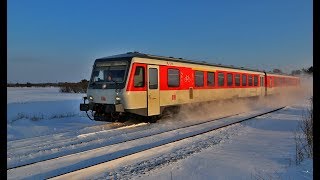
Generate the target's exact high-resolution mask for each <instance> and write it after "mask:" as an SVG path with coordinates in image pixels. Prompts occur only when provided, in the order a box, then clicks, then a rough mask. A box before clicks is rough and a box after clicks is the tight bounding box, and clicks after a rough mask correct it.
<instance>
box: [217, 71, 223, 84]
mask: <svg viewBox="0 0 320 180" xmlns="http://www.w3.org/2000/svg"><path fill="white" fill-rule="evenodd" d="M218 85H219V86H224V73H223V72H219V73H218Z"/></svg>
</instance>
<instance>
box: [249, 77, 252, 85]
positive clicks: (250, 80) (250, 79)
mask: <svg viewBox="0 0 320 180" xmlns="http://www.w3.org/2000/svg"><path fill="white" fill-rule="evenodd" d="M248 86H252V75H249V84H248Z"/></svg>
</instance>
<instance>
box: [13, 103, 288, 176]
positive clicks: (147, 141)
mask: <svg viewBox="0 0 320 180" xmlns="http://www.w3.org/2000/svg"><path fill="white" fill-rule="evenodd" d="M283 108H284V107H281V108H277V109H272V110H268V111H259V112H253V113H247V114H245V115H239V114H237V115H233V116H228V117H222V118H219V119H220V120H219V121H216V120H217V119H214V120H210V121H206V122H201V123H197V124H193V125H189V126H185V127H180V128H175V129H171V130H167V131H165V132H160V133H155V134H149V135H147V136H142V137H138V138H134V139H130V140H125V141H122V142H119V143H115V144H111V145H107V146H103V147H99V148H95V149H91V150H87V151H83V152H78V153H74V154H69V155H65V156H60V157H56V158H52V159H48V160H44V161H39V162H34V163H29V164H26V165H23V166H19V167H13V168H10V169H8V170H7V174H8V178H9V179H21V178H27V179H28V178H30V179H34V178H36V179H47V178H52V177H58V176H62V175H65V174H69V173H72V172H76V171H81V170H83V169H86V168H89V167H93V166H96V165H99V164H102V163H105V162H108V161H111V160H115V159H120V158H123V157H126V156H129V155H133V154H137V153H140V152H143V151H147V150H149V149H152V148H156V147H160V146H164V145H166V144H170V143H174V142H177V141H181V140H183V139H187V138H191V137H194V136H198V135H201V134H205V133H207V132H210V131H214V130H217V129H220V128H223V127H227V126H230V125H233V124H236V123H240V122H243V121H246V120H250V119H252V118H255V117H258V116H262V115H265V114H268V113H272V112H275V111H278V110H280V109H283ZM35 170H36V171H35Z"/></svg>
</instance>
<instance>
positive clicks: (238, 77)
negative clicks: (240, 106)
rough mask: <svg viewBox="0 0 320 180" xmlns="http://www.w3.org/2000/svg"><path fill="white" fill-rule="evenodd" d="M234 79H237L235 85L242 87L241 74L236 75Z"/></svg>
mask: <svg viewBox="0 0 320 180" xmlns="http://www.w3.org/2000/svg"><path fill="white" fill-rule="evenodd" d="M234 79H235V85H236V86H240V74H236V75H235V76H234Z"/></svg>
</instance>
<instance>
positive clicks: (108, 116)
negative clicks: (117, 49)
mask: <svg viewBox="0 0 320 180" xmlns="http://www.w3.org/2000/svg"><path fill="white" fill-rule="evenodd" d="M129 66H130V61H129V60H126V59H121V58H120V59H119V58H116V59H97V60H96V61H95V63H94V65H93V69H92V74H91V78H90V81H89V85H88V89H87V97H84V98H83V103H81V104H80V111H85V112H86V113H87V115H88V117H89V118H90V119H92V120H96V121H117V120H119V118H120V117H121V116H122V115H123V114H124V107H123V104H124V103H123V92H124V87H125V84H126V79H127V76H128V71H129Z"/></svg>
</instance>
